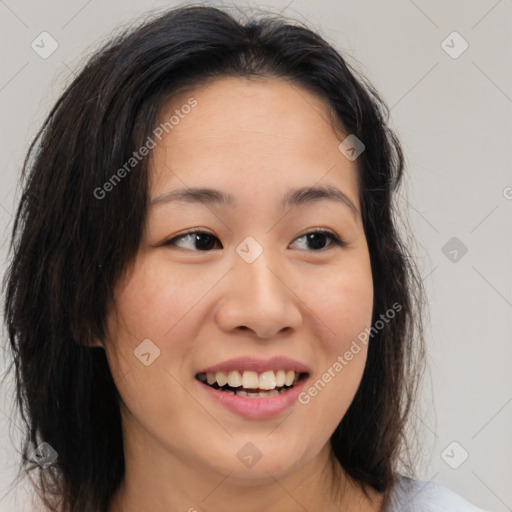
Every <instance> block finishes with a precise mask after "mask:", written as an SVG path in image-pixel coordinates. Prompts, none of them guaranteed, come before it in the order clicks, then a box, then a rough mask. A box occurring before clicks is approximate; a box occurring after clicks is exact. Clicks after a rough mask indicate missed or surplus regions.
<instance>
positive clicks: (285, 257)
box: [105, 78, 373, 485]
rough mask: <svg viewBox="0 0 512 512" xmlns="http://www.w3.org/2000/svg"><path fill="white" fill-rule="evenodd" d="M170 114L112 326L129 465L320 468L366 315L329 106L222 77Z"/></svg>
mask: <svg viewBox="0 0 512 512" xmlns="http://www.w3.org/2000/svg"><path fill="white" fill-rule="evenodd" d="M185 105H189V106H190V108H187V107H185ZM176 111H178V112H176ZM172 115H174V119H172V121H171V125H172V128H170V127H169V126H171V125H170V124H169V123H168V125H167V132H168V133H167V132H166V131H165V130H163V131H162V130H160V131H159V132H158V133H159V134H160V138H161V140H159V139H158V137H155V138H154V140H155V142H156V146H155V148H154V149H152V152H151V169H150V201H151V203H152V204H151V206H150V208H149V211H148V217H147V228H146V231H145V233H144V236H143V238H142V240H141V244H140V249H139V252H138V254H137V257H136V259H135V261H134V264H133V267H131V268H130V271H129V272H127V274H126V276H125V277H124V278H123V279H122V280H121V281H120V282H119V283H118V285H117V288H116V293H115V296H116V302H115V308H114V309H113V310H112V311H111V312H110V314H109V318H108V332H109V336H108V340H106V343H105V349H106V353H107V358H108V361H109V365H110V367H111V370H112V374H113V377H114V380H115V382H116V385H117V387H118V390H119V393H120V395H121V397H122V401H123V403H122V415H123V429H124V432H125V449H128V450H129V451H130V453H132V454H133V453H139V455H140V456H141V457H142V456H143V455H142V454H143V453H144V454H145V456H148V454H149V455H150V456H151V457H152V458H153V460H154V462H157V461H160V462H161V463H162V464H169V467H178V466H179V465H181V466H183V467H184V466H186V465H187V464H188V465H189V466H190V467H194V468H195V470H196V471H197V472H201V471H202V472H215V473H216V474H219V473H220V474H222V475H226V474H228V473H231V474H232V475H231V476H232V478H234V479H239V481H240V482H243V483H244V485H251V484H255V483H257V482H262V481H264V480H266V479H267V478H268V473H271V474H272V475H274V477H276V478H279V476H284V475H286V474H289V473H291V472H293V471H294V470H297V469H299V468H300V467H302V466H304V465H305V464H307V463H308V462H310V461H314V460H315V458H317V457H320V455H321V454H324V455H325V453H326V450H328V443H329V438H330V436H331V434H332V432H333V431H334V429H335V428H336V426H337V425H338V423H339V422H340V420H341V419H342V417H343V416H344V414H345V412H346V410H347V408H348V406H349V405H350V403H351V401H352V399H353V397H354V394H355V392H356V390H357V388H358V386H359V383H360V380H361V376H362V373H363V369H364V365H365V361H366V347H365V346H363V345H361V344H360V347H359V351H358V352H357V354H355V355H354V351H352V357H351V358H350V360H347V357H345V354H346V353H347V351H350V350H351V346H352V347H353V341H354V340H356V339H357V336H358V334H360V333H361V332H362V331H364V330H365V328H367V327H369V326H370V323H371V317H372V306H373V285H372V275H371V269H370V259H369V253H368V247H367V243H366V239H365V235H364V230H363V225H362V221H361V215H360V204H359V200H358V196H359V191H358V182H357V167H356V161H350V160H349V159H347V158H346V157H345V156H344V155H343V154H342V153H341V152H340V150H339V149H338V146H339V144H340V142H341V141H342V140H343V138H340V136H339V134H336V133H335V132H334V131H333V128H332V125H331V123H330V121H329V110H328V106H327V104H326V103H324V101H323V100H322V99H320V98H318V97H316V96H315V95H313V94H311V93H309V92H307V91H306V90H303V89H302V88H299V87H297V86H295V85H290V84H289V83H288V82H286V81H284V80H277V79H272V80H265V81H257V82H256V81H248V80H245V79H236V78H225V79H220V80H217V81H215V82H213V83H211V84H209V85H207V86H203V87H201V88H198V89H196V90H194V91H193V93H189V94H183V95H182V96H178V97H174V98H173V101H172V104H171V103H170V104H168V105H166V108H165V109H164V110H163V111H162V113H161V117H162V122H165V121H169V119H170V118H171V116H172ZM177 119H179V120H178V121H177V122H176V120H177ZM311 187H316V188H319V187H321V189H322V190H321V191H317V192H312V191H309V192H308V191H307V190H306V189H307V188H311ZM196 189H214V190H215V191H216V192H212V191H211V190H210V192H203V193H199V192H197V191H196ZM299 189H304V190H302V192H301V191H300V190H299ZM297 190H299V192H297ZM326 190H330V191H331V192H335V194H331V195H330V196H329V195H327V194H326V193H325V191H326ZM220 198H224V199H223V200H221V199H220ZM313 231H316V234H311V233H312V232H313ZM191 232H192V233H193V234H190V233H191ZM338 240H340V241H341V242H338ZM340 358H341V359H340ZM341 360H343V363H342V362H341ZM340 366H341V369H340ZM217 371H218V372H217ZM327 374H328V375H327ZM326 375H327V376H326ZM329 377H330V378H329ZM287 379H289V380H287ZM205 380H206V382H205ZM319 380H320V383H318V381H319ZM209 383H210V384H209ZM293 383H295V384H293ZM315 383H317V384H316V387H315ZM286 384H289V385H290V387H287V386H286ZM276 386H277V388H278V389H275V390H274V391H269V389H270V390H271V389H272V388H275V387H276ZM220 387H222V388H223V389H222V390H221V389H216V388H220ZM312 389H313V390H312ZM311 390H312V391H311ZM315 390H316V392H315ZM240 391H241V393H240V394H239V392H240ZM244 393H245V395H247V396H244ZM259 393H261V395H260V394H259ZM257 459H258V460H257ZM164 460H165V461H167V462H165V463H164V462H163V461H164ZM254 461H256V462H254Z"/></svg>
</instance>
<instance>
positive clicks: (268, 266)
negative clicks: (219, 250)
mask: <svg viewBox="0 0 512 512" xmlns="http://www.w3.org/2000/svg"><path fill="white" fill-rule="evenodd" d="M289 281H290V279H289V278H288V279H287V278H286V275H285V272H284V271H283V270H282V269H281V270H280V269H279V268H278V266H277V265H276V263H275V261H274V262H271V261H270V260H269V259H268V258H267V257H266V252H265V251H264V252H263V254H261V255H260V256H259V257H258V258H257V259H256V261H254V262H252V263H247V262H245V261H244V260H243V259H241V258H238V256H237V257H236V258H235V262H234V263H233V267H232V269H231V272H230V273H229V281H228V282H227V283H226V284H225V286H226V288H225V290H226V293H225V294H224V296H223V297H222V299H220V300H219V303H218V305H217V310H216V314H215V318H216V321H217V324H218V326H219V327H220V328H221V329H222V330H224V331H225V332H233V331H236V330H240V331H247V330H250V331H252V332H253V333H254V334H255V335H256V336H257V337H258V338H261V339H268V338H272V337H275V336H277V335H278V334H280V333H285V332H288V331H289V332H288V334H290V333H292V332H293V331H295V330H297V329H299V327H300V325H301V324H302V314H301V311H300V308H299V304H300V303H301V302H302V301H301V300H300V298H299V297H297V295H296V294H295V293H294V291H293V283H291V282H289Z"/></svg>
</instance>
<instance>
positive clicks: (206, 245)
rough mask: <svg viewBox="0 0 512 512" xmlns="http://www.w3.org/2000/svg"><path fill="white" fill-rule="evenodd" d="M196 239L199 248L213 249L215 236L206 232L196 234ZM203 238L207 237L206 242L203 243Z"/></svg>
mask: <svg viewBox="0 0 512 512" xmlns="http://www.w3.org/2000/svg"><path fill="white" fill-rule="evenodd" d="M195 239H196V240H195V241H196V244H197V245H196V247H197V248H198V249H203V250H208V249H211V248H212V246H213V245H214V244H213V237H212V236H211V235H208V234H206V233H204V234H200V235H195ZM201 239H203V241H204V239H206V243H201V242H200V241H201Z"/></svg>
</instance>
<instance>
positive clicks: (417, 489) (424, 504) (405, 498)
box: [384, 476, 485, 512]
mask: <svg viewBox="0 0 512 512" xmlns="http://www.w3.org/2000/svg"><path fill="white" fill-rule="evenodd" d="M384 512H485V511H483V510H482V509H480V508H478V507H476V506H475V505H472V504H471V503H469V502H468V501H466V500H465V499H463V498H461V497H460V496H459V495H458V494H456V493H454V492H453V491H450V489H448V488H446V487H444V486H442V485H440V484H437V483H435V482H425V481H422V480H413V479H412V478H408V477H405V476H399V477H398V481H397V483H396V485H395V487H394V488H393V490H392V491H391V494H390V498H389V503H388V506H387V507H386V508H385V510H384Z"/></svg>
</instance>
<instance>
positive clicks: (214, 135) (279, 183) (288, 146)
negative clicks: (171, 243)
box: [150, 77, 357, 205]
mask: <svg viewBox="0 0 512 512" xmlns="http://www.w3.org/2000/svg"><path fill="white" fill-rule="evenodd" d="M191 104H194V107H193V108H189V107H188V105H191ZM171 118H172V123H169V120H171ZM158 122H159V124H160V126H164V125H165V123H166V122H167V130H166V132H165V133H163V136H162V139H161V141H159V142H158V143H157V145H156V148H155V149H154V151H153V154H152V166H151V180H150V182H151V188H152V189H153V190H154V192H155V193H154V194H153V196H154V195H155V194H156V192H157V191H158V192H161V189H162V188H169V186H171V185H176V186H177V185H180V186H183V185H187V184H189V185H190V186H192V185H201V186H214V185H218V186H219V187H220V186H222V187H223V188H225V189H228V188H229V189H235V190H236V189H237V188H240V187H241V188H245V189H247V188H252V190H253V192H254V194H257V193H258V192H259V191H263V190H264V189H268V187H273V188H277V189H282V190H284V189H286V188H289V186H292V185H295V186H308V185H309V186H312V185H314V184H315V183H318V184H321V183H319V181H320V180H322V179H323V178H324V177H325V178H328V179H329V181H330V182H331V183H332V182H333V181H334V182H338V183H339V185H340V187H343V188H345V189H350V190H351V191H352V192H351V193H352V200H353V202H354V203H356V205H357V167H356V164H355V163H354V162H351V161H349V160H348V159H347V158H345V157H344V156H343V155H342V154H341V152H340V151H339V149H338V146H339V143H340V142H341V140H343V138H344V135H343V134H341V133H340V132H339V131H338V130H336V131H335V129H334V128H333V125H332V121H331V115H330V108H329V105H328V103H327V101H326V100H324V99H323V98H321V97H319V96H317V95H315V94H313V93H311V92H310V91H308V90H306V89H304V88H302V87H300V86H298V85H296V84H293V83H291V82H289V81H286V80H284V79H258V80H248V79H245V78H231V77H229V78H222V79H218V80H216V81H214V82H212V83H209V84H207V85H204V86H199V87H197V88H195V89H192V90H190V91H187V92H184V93H181V94H179V95H176V96H174V97H173V98H172V100H170V101H169V102H168V103H167V104H165V105H164V107H163V108H162V109H161V111H160V115H159V119H158ZM180 179H181V180H182V181H183V182H180ZM155 189H158V190H155ZM267 192H268V190H267ZM262 193H263V192H262ZM265 193H266V192H265Z"/></svg>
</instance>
